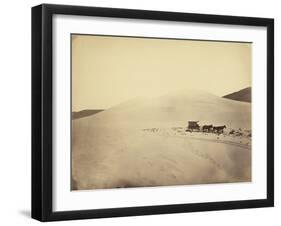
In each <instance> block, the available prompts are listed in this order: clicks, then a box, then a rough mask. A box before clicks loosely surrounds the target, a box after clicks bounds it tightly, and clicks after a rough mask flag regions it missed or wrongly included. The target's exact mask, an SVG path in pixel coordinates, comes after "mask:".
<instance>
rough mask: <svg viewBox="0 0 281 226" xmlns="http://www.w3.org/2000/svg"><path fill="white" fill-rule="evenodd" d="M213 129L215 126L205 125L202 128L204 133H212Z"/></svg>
mask: <svg viewBox="0 0 281 226" xmlns="http://www.w3.org/2000/svg"><path fill="white" fill-rule="evenodd" d="M212 129H213V125H204V126H203V127H202V131H203V132H205V131H206V132H211V130H212Z"/></svg>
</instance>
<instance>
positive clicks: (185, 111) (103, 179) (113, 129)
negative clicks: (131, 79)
mask: <svg viewBox="0 0 281 226" xmlns="http://www.w3.org/2000/svg"><path fill="white" fill-rule="evenodd" d="M189 120H198V121H199V123H200V125H203V124H205V123H206V124H213V125H226V126H227V127H231V128H244V129H251V104H250V103H246V102H238V101H233V100H230V99H226V98H221V97H218V96H215V95H213V94H210V93H207V92H204V91H198V90H186V91H180V92H174V93H170V94H166V95H163V96H159V97H139V98H134V99H132V100H129V101H127V102H125V103H122V104H119V105H117V106H114V107H112V108H110V109H107V110H104V111H101V112H99V113H98V114H93V115H90V116H88V117H83V118H82V117H80V118H77V119H76V120H73V121H72V184H73V186H72V189H73V190H79V189H96V188H120V187H140V186H159V185H187V184H204V183H223V182H243V181H250V180H251V150H249V149H244V148H242V147H238V146H234V145H228V144H224V143H216V142H208V141H198V140H195V139H192V138H188V137H183V138H178V137H172V136H169V135H167V136H153V135H147V134H143V133H142V131H143V130H144V129H146V128H171V127H175V126H181V127H185V126H186V125H187V122H188V121H189ZM217 139H219V138H217Z"/></svg>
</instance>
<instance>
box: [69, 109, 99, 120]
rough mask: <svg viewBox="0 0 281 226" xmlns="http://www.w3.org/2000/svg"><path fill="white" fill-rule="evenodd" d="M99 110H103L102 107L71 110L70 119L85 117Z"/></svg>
mask: <svg viewBox="0 0 281 226" xmlns="http://www.w3.org/2000/svg"><path fill="white" fill-rule="evenodd" d="M101 111H103V109H97V110H92V109H87V110H82V111H74V112H72V119H78V118H83V117H87V116H90V115H94V114H97V113H99V112H101Z"/></svg>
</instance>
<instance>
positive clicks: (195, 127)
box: [186, 121, 200, 131]
mask: <svg viewBox="0 0 281 226" xmlns="http://www.w3.org/2000/svg"><path fill="white" fill-rule="evenodd" d="M198 122H199V121H188V126H187V129H186V131H193V130H198V131H199V130H200V126H199V124H198Z"/></svg>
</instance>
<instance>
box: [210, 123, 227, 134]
mask: <svg viewBox="0 0 281 226" xmlns="http://www.w3.org/2000/svg"><path fill="white" fill-rule="evenodd" d="M225 128H226V126H225V125H224V126H214V127H213V131H214V133H223V130H224V129H225Z"/></svg>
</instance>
